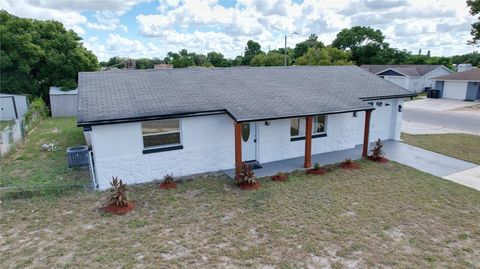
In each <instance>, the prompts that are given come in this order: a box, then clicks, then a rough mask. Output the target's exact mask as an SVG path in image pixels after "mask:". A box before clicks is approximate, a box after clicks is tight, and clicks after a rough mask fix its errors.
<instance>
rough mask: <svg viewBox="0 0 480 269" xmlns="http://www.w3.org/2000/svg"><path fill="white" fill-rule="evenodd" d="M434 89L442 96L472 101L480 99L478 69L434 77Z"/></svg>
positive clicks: (479, 73)
mask: <svg viewBox="0 0 480 269" xmlns="http://www.w3.org/2000/svg"><path fill="white" fill-rule="evenodd" d="M434 79H435V81H436V82H435V89H436V90H439V91H440V92H439V96H440V97H442V98H449V99H458V100H467V101H474V100H478V99H480V88H479V86H480V69H471V70H470V71H463V72H459V73H453V74H450V75H446V76H440V77H436V78H434Z"/></svg>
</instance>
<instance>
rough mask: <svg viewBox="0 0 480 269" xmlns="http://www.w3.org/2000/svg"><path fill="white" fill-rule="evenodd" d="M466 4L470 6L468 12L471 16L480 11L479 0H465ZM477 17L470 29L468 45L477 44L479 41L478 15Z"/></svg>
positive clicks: (479, 24)
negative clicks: (470, 37) (470, 38)
mask: <svg viewBox="0 0 480 269" xmlns="http://www.w3.org/2000/svg"><path fill="white" fill-rule="evenodd" d="M467 6H469V7H470V14H471V15H472V16H476V15H478V13H480V0H467ZM478 19H479V21H477V22H474V23H473V24H472V29H471V30H470V34H471V35H472V40H469V41H468V42H467V44H469V45H478V44H479V43H480V17H479V18H478Z"/></svg>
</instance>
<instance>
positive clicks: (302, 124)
mask: <svg viewBox="0 0 480 269" xmlns="http://www.w3.org/2000/svg"><path fill="white" fill-rule="evenodd" d="M318 116H324V117H325V128H324V131H323V132H318V133H317V132H315V130H316V129H317V128H316V127H315V126H316V120H315V119H316V118H317V117H318ZM318 116H314V117H313V122H312V135H325V134H327V126H328V115H318ZM292 119H297V120H298V128H299V130H298V135H291V131H290V138H291V139H295V138H301V137H305V125H306V118H305V117H297V118H290V119H289V120H290V121H289V124H290V130H291V128H292Z"/></svg>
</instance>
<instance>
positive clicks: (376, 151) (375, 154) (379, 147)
mask: <svg viewBox="0 0 480 269" xmlns="http://www.w3.org/2000/svg"><path fill="white" fill-rule="evenodd" d="M371 151H372V155H371V156H370V158H371V159H372V160H374V161H378V160H380V159H381V158H382V157H383V156H384V155H385V152H383V143H382V140H380V138H379V139H378V140H377V141H376V142H375V146H374V147H373V149H372V150H371Z"/></svg>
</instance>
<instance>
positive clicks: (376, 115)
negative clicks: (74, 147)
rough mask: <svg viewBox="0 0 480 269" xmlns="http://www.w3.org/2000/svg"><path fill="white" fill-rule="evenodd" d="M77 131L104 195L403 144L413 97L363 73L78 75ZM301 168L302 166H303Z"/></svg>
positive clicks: (288, 70)
mask: <svg viewBox="0 0 480 269" xmlns="http://www.w3.org/2000/svg"><path fill="white" fill-rule="evenodd" d="M78 94H79V101H78V117H77V119H78V125H79V126H82V127H83V128H84V130H85V131H86V134H87V136H89V137H90V140H91V145H92V151H93V160H94V162H93V163H94V169H95V173H96V179H97V182H98V183H99V187H100V189H105V188H107V187H108V186H109V185H108V182H109V181H110V180H111V177H112V176H118V177H120V178H122V179H123V180H124V181H125V182H127V183H140V182H148V181H152V180H155V179H162V178H163V176H164V175H166V174H167V173H173V174H174V175H176V176H183V175H190V174H195V173H203V172H209V171H220V170H226V169H232V168H234V167H235V165H236V164H240V163H242V162H255V163H259V164H262V163H267V162H272V161H277V160H283V159H288V158H294V157H301V156H303V157H304V160H305V162H304V167H310V166H311V165H312V164H311V155H312V154H317V153H322V152H330V151H336V150H343V149H350V148H354V147H355V146H357V145H362V144H363V145H364V146H363V155H364V156H366V154H367V151H368V142H369V141H371V142H373V141H374V140H376V139H377V138H381V139H383V140H386V139H395V140H398V139H399V138H400V124H401V118H402V112H401V111H402V102H403V101H402V100H403V98H405V97H410V96H413V95H414V94H412V93H410V92H408V91H406V90H405V89H403V88H401V87H398V86H396V85H394V84H392V83H389V82H387V81H385V80H383V79H381V78H379V77H377V76H375V75H372V74H370V73H368V72H365V71H364V70H362V69H360V68H358V67H355V66H330V67H313V66H312V67H307V66H304V67H255V68H211V69H209V68H192V69H187V68H186V69H170V70H119V71H105V72H83V73H79V87H78ZM299 168H300V167H299Z"/></svg>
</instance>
